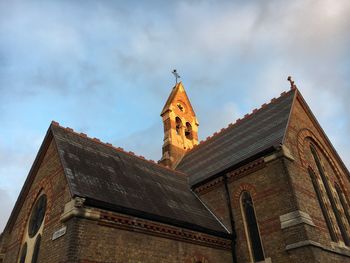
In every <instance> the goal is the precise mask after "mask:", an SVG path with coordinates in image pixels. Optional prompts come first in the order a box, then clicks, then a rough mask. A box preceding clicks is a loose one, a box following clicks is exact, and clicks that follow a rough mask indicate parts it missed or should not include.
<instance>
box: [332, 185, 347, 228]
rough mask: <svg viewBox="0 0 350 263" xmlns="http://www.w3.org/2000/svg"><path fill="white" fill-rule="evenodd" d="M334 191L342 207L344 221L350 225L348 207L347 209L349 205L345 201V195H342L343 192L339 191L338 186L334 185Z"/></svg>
mask: <svg viewBox="0 0 350 263" xmlns="http://www.w3.org/2000/svg"><path fill="white" fill-rule="evenodd" d="M335 189H336V191H337V194H338V197H339V200H340V203H341V205H342V207H343V211H344V213H345V216H346V219H347V220H348V222H349V225H350V207H349V204H348V202H347V201H346V199H345V195H344V193H343V191H342V190H341V189H340V187H339V185H337V184H336V185H335Z"/></svg>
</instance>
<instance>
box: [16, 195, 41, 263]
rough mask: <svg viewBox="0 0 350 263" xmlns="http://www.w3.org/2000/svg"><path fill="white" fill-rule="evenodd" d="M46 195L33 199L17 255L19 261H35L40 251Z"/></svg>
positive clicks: (21, 262) (23, 262) (34, 262)
mask: <svg viewBox="0 0 350 263" xmlns="http://www.w3.org/2000/svg"><path fill="white" fill-rule="evenodd" d="M46 206H47V197H46V195H45V194H40V195H39V197H38V199H37V200H36V201H35V203H34V205H33V207H32V210H31V213H30V216H29V219H28V222H27V227H26V231H25V233H24V237H23V246H22V249H21V253H20V255H19V259H18V262H19V263H26V262H31V263H36V262H38V256H39V251H40V243H41V235H42V232H43V229H44V221H45V213H46Z"/></svg>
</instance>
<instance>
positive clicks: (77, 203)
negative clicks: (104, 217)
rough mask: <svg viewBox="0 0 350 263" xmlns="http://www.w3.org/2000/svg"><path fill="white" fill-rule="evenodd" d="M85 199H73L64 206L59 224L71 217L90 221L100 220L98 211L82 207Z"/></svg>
mask: <svg viewBox="0 0 350 263" xmlns="http://www.w3.org/2000/svg"><path fill="white" fill-rule="evenodd" d="M84 202H85V198H80V197H75V198H74V199H72V200H71V201H69V202H68V203H66V205H65V206H64V211H63V214H62V215H61V218H60V220H61V222H65V221H67V220H69V219H71V218H72V217H83V218H87V219H92V220H98V219H99V218H100V211H98V210H95V209H94V210H93V209H90V208H86V207H84Z"/></svg>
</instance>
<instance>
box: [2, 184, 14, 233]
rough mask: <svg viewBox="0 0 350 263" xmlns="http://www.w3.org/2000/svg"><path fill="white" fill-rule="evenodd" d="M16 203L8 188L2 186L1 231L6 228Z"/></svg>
mask: <svg viewBox="0 0 350 263" xmlns="http://www.w3.org/2000/svg"><path fill="white" fill-rule="evenodd" d="M14 205H15V200H14V199H13V198H11V197H10V194H9V193H8V191H7V189H6V188H1V187H0V211H1V213H0V233H1V232H2V231H3V229H4V228H5V225H6V223H7V220H8V219H9V216H10V213H11V211H12V207H13V206H14Z"/></svg>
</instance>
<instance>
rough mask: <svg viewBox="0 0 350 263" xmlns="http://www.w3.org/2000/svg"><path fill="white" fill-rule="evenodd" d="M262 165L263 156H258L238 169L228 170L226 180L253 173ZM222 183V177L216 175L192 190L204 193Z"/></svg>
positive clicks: (230, 180) (263, 162)
mask: <svg viewBox="0 0 350 263" xmlns="http://www.w3.org/2000/svg"><path fill="white" fill-rule="evenodd" d="M263 167H265V160H264V158H259V159H257V160H254V161H253V162H250V163H248V164H246V165H243V166H241V167H239V168H238V169H235V170H233V171H231V172H228V173H227V174H226V175H227V178H228V182H232V181H234V180H236V179H238V178H241V177H242V176H245V175H248V174H250V173H253V172H255V171H257V170H260V169H261V168H263ZM222 184H223V177H222V176H220V177H217V178H215V179H213V180H211V181H210V182H208V183H205V184H203V185H200V186H198V187H196V188H195V189H194V192H195V193H196V194H205V193H207V192H209V191H211V190H213V189H215V188H216V187H219V186H220V185H222Z"/></svg>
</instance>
